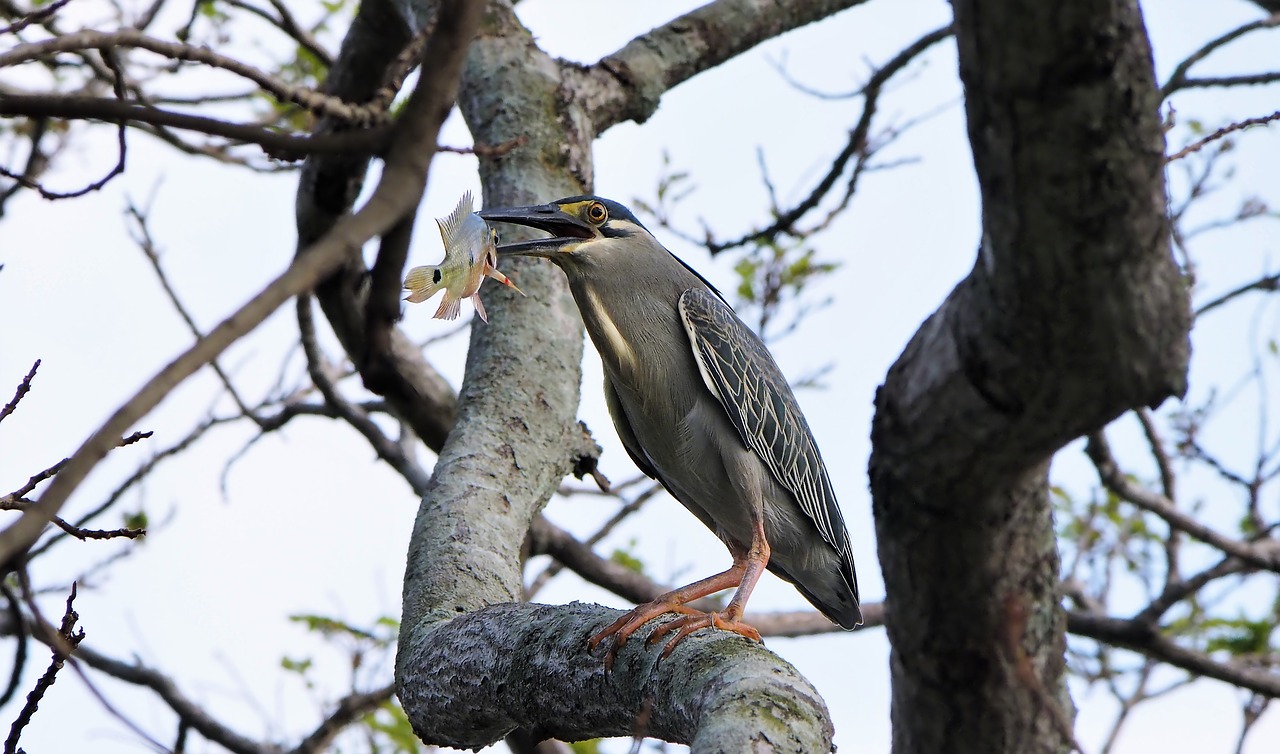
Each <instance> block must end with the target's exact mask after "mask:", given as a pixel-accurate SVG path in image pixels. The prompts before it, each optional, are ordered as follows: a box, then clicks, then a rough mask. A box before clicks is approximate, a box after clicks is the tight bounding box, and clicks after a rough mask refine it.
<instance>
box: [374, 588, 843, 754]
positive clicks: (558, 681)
mask: <svg viewBox="0 0 1280 754" xmlns="http://www.w3.org/2000/svg"><path fill="white" fill-rule="evenodd" d="M618 615H620V612H619V611H615V610H607V609H604V608H600V607H595V606H589V605H581V604H577V603H575V604H572V605H567V606H563V607H551V606H547V605H532V604H515V603H512V604H499V605H493V606H490V607H487V608H484V609H482V610H479V611H476V612H472V613H469V614H467V615H462V616H459V617H458V618H455V619H454V620H452V621H450V622H448V623H447V624H443V625H441V626H440V627H439V628H436V629H435V630H434V631H431V632H427V633H426V634H424V635H422V636H421V637H419V638H418V639H416V640H414V641H413V642H411V643H409V644H405V643H403V642H402V644H401V654H402V655H404V654H405V653H406V652H407V656H403V657H397V661H396V662H397V666H398V667H402V668H405V670H404V671H403V673H404V674H403V675H402V677H401V679H400V683H399V689H400V690H399V693H400V699H401V702H402V703H403V704H404V707H405V710H406V711H410V710H420V709H430V710H432V714H431V715H429V716H414V715H413V714H412V713H411V715H410V719H411V720H413V721H414V730H415V732H417V733H418V735H419V736H421V737H422V738H423V740H425V741H434V742H439V743H441V744H444V745H448V746H455V747H460V748H478V747H480V746H485V745H488V744H490V743H493V742H496V741H498V740H500V739H501V738H502V737H503V736H505V735H506V734H507V733H508V732H510V731H512V730H514V729H515V728H517V727H528V728H533V729H536V730H538V731H539V732H540V733H542V734H543V735H546V736H549V737H554V738H558V739H561V740H566V741H574V740H582V739H587V738H597V737H600V736H629V735H635V734H638V735H640V736H653V737H656V738H661V739H663V740H667V741H677V742H683V743H690V744H691V745H692V748H693V750H694V751H723V752H745V751H758V750H763V748H764V747H768V750H770V751H775V752H795V753H796V754H800V753H801V752H804V753H806V754H812V753H813V752H824V751H829V750H830V748H831V735H832V729H831V724H830V722H829V721H828V719H827V714H826V708H825V706H824V705H823V703H822V700H821V698H820V697H819V696H818V694H817V692H816V691H815V690H814V689H813V687H812V686H810V685H809V683H808V682H807V681H805V680H804V679H803V677H801V676H800V675H799V673H797V672H796V671H795V669H794V668H792V667H791V666H790V665H788V664H786V663H785V662H783V661H781V660H780V659H778V658H777V656H776V655H774V654H772V653H771V652H769V651H767V650H765V649H764V648H763V647H762V646H760V645H759V644H756V643H754V642H751V641H747V640H744V639H742V638H741V637H735V636H731V635H726V634H724V633H721V632H705V633H699V634H697V635H695V636H694V637H692V638H690V639H687V640H686V641H684V642H682V643H681V644H679V645H677V647H676V649H675V651H674V652H673V653H672V655H671V656H670V657H669V658H667V659H666V660H664V661H662V662H657V655H658V654H659V653H660V652H661V648H660V647H655V648H653V649H649V648H646V647H645V646H644V645H645V641H644V640H645V638H646V637H647V636H648V635H649V634H650V633H651V632H652V630H653V629H654V628H656V626H657V625H658V624H660V623H661V622H662V621H654V622H653V623H651V624H649V625H647V626H645V627H644V628H642V629H641V630H640V631H638V632H637V633H636V634H635V636H633V637H632V639H631V641H629V642H628V643H627V644H626V646H625V648H624V649H623V650H622V651H621V652H620V653H619V655H618V663H617V666H616V668H615V672H614V673H611V674H606V673H605V670H604V665H603V663H602V662H601V659H600V657H598V656H593V655H592V654H590V653H588V652H587V651H586V642H587V637H588V636H590V635H591V634H592V633H594V632H596V631H598V630H600V629H601V628H603V627H604V626H605V625H606V624H607V622H608V621H612V620H613V619H615V618H616V617H617V616H618ZM460 679H469V682H465V683H459V680H460ZM471 681H474V682H471ZM565 689H580V690H585V689H590V690H591V692H590V693H565ZM642 710H643V712H642ZM638 717H643V724H642V730H640V731H637V730H636V727H637V718H638ZM762 731H767V733H762Z"/></svg>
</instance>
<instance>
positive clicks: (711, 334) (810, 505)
mask: <svg viewBox="0 0 1280 754" xmlns="http://www.w3.org/2000/svg"><path fill="white" fill-rule="evenodd" d="M680 318H681V320H682V321H683V322H684V327H685V331H686V332H687V333H688V335H689V340H690V343H691V344H692V346H693V356H694V359H695V360H696V361H697V362H698V368H699V369H700V370H701V372H702V378H703V381H704V382H705V383H706V385H707V388H708V389H709V390H710V391H711V392H712V393H713V394H714V395H715V396H716V399H717V400H718V401H719V402H720V405H721V406H723V407H724V410H725V413H727V414H728V416H729V420H730V422H732V423H733V426H734V427H736V428H737V430H738V433H739V434H740V435H741V436H742V440H743V442H745V443H746V444H747V447H749V448H751V449H752V450H753V451H755V452H756V454H757V455H759V456H760V458H761V459H762V460H763V461H764V463H765V466H767V467H768V468H769V470H770V471H771V472H772V473H773V476H774V478H775V479H776V480H777V481H778V482H779V483H780V484H782V486H783V487H785V488H786V489H788V490H790V491H791V493H792V494H793V495H795V498H796V500H797V502H799V504H800V508H801V510H803V511H804V513H805V514H806V515H807V516H808V517H809V518H810V519H812V520H813V523H814V525H815V526H816V527H817V529H818V532H819V533H820V534H821V535H822V538H823V539H824V540H826V541H827V543H828V544H830V545H831V546H832V547H833V548H835V550H836V551H837V552H839V553H840V554H841V555H844V556H846V557H847V558H848V559H849V561H850V562H851V560H852V558H851V555H850V550H851V548H850V546H849V535H848V533H847V532H846V530H845V526H844V517H843V516H842V515H841V514H840V508H839V505H838V504H837V503H836V495H835V490H834V489H832V486H831V479H830V478H829V477H828V476H827V468H826V465H825V464H824V463H823V462H822V456H821V455H819V454H818V446H817V444H816V443H815V442H814V439H813V433H812V432H810V431H809V424H808V422H806V421H805V418H804V415H803V414H802V413H801V412H800V405H799V404H798V403H797V402H796V398H795V395H794V394H793V393H792V392H791V387H790V385H788V384H787V380H786V378H785V377H784V376H783V374H782V372H781V370H779V369H778V365H777V364H776V363H774V361H773V357H772V356H770V355H769V352H768V351H767V350H765V347H764V344H763V343H762V342H761V341H760V339H759V338H758V337H756V334H755V333H754V332H752V331H751V330H750V328H748V327H747V326H746V325H744V324H743V323H742V321H741V320H739V319H738V317H737V315H736V314H734V313H733V310H732V309H731V308H729V305H728V304H726V303H725V302H724V301H722V300H721V299H720V298H718V297H717V296H716V295H715V294H713V293H712V292H711V291H708V290H702V289H700V288H691V289H689V290H687V291H685V292H684V294H682V295H681V297H680Z"/></svg>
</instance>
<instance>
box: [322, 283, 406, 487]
mask: <svg viewBox="0 0 1280 754" xmlns="http://www.w3.org/2000/svg"><path fill="white" fill-rule="evenodd" d="M297 314H298V330H299V331H300V332H301V334H302V350H303V352H304V353H306V355H307V372H308V373H309V374H310V375H311V381H312V382H313V383H315V386H316V388H317V389H319V391H320V394H321V395H323V396H324V399H325V402H326V403H328V404H329V405H330V406H331V407H332V408H333V409H334V411H335V412H337V414H338V417H339V418H341V419H342V420H343V421H345V422H347V423H348V424H350V425H351V426H352V427H354V428H355V429H356V431H358V432H359V433H360V434H361V435H363V436H364V438H365V439H366V440H368V441H369V444H370V445H372V446H373V449H374V451H375V452H376V453H377V454H378V457H379V458H381V459H382V460H384V461H386V462H387V464H389V465H390V466H391V468H393V469H395V470H396V471H397V472H398V473H399V474H400V476H402V477H404V479H405V481H406V482H408V483H409V486H410V487H411V488H412V489H413V491H414V493H416V494H418V495H422V494H423V492H425V491H426V488H427V482H429V481H430V479H431V476H430V474H428V473H427V472H426V471H425V470H424V469H423V468H422V467H420V466H418V464H416V463H414V461H413V460H412V459H411V458H409V457H408V456H407V455H405V453H404V450H403V449H402V448H401V447H400V446H399V445H398V444H397V443H396V442H395V441H394V440H392V439H391V438H389V437H387V436H386V435H385V434H383V432H382V430H381V429H380V428H379V427H378V425H377V424H375V423H374V421H373V420H372V419H370V418H369V415H368V414H366V413H365V412H364V411H362V410H361V409H360V408H359V407H357V406H355V405H352V404H351V403H350V402H349V401H347V399H346V398H344V397H342V395H341V394H340V393H339V392H338V389H337V388H336V387H335V386H334V384H333V380H332V379H330V377H329V375H328V374H326V372H325V368H324V356H323V355H322V354H321V353H320V347H319V345H318V344H317V343H316V329H315V317H314V315H313V314H312V311H311V296H310V295H309V294H303V295H300V296H298V299H297Z"/></svg>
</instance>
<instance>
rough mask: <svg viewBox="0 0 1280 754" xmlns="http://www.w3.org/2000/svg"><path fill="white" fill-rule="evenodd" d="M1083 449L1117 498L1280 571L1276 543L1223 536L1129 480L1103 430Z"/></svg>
mask: <svg viewBox="0 0 1280 754" xmlns="http://www.w3.org/2000/svg"><path fill="white" fill-rule="evenodd" d="M1085 452H1086V453H1087V454H1088V456H1089V460H1091V461H1093V465H1094V467H1095V468H1097V470H1098V477H1099V479H1101V480H1102V484H1103V485H1104V486H1105V487H1106V488H1107V489H1109V490H1111V491H1112V492H1114V493H1115V494H1116V495H1118V496H1120V498H1122V499H1124V500H1127V501H1129V502H1130V503H1133V504H1134V505H1136V506H1138V507H1139V508H1142V509H1143V510H1146V511H1149V512H1151V513H1154V514H1156V515H1157V516H1159V517H1160V518H1162V519H1163V520H1164V521H1165V522H1166V523H1168V524H1169V526H1170V527H1171V528H1173V529H1176V530H1178V531H1182V532H1186V533H1187V534H1190V535H1191V536H1193V537H1195V538H1196V539H1198V540H1200V541H1201V542H1205V543H1206V544H1210V545H1212V546H1214V547H1216V548H1217V549H1219V550H1221V551H1222V552H1224V553H1226V554H1227V555H1231V556H1233V557H1235V558H1239V559H1240V560H1241V561H1243V562H1245V563H1248V564H1249V565H1252V566H1254V567H1255V568H1261V569H1264V570H1267V571H1273V572H1276V573H1280V543H1277V542H1271V541H1265V542H1258V543H1255V544H1248V543H1245V542H1241V541H1240V540H1236V539H1232V538H1230V537H1227V536H1225V535H1223V534H1220V533H1218V532H1216V531H1214V530H1213V529H1211V528H1209V527H1208V526H1205V525H1204V524H1202V523H1200V522H1199V521H1197V520H1196V519H1195V518H1194V517H1192V516H1189V515H1187V514H1186V513H1183V512H1182V511H1180V510H1178V508H1177V506H1175V505H1174V504H1173V502H1172V501H1171V500H1169V499H1168V498H1167V497H1164V496H1163V495H1160V494H1158V493H1156V492H1153V491H1151V490H1148V489H1145V488H1143V487H1142V486H1141V485H1137V484H1134V483H1133V482H1131V481H1129V478H1128V477H1127V476H1125V475H1124V473H1122V472H1121V471H1120V468H1119V466H1117V465H1116V461H1115V458H1114V457H1113V456H1112V455H1111V447H1110V445H1109V444H1108V443H1107V438H1106V435H1105V434H1104V433H1103V432H1101V431H1098V432H1094V433H1092V434H1090V435H1089V442H1088V444H1087V445H1086V446H1085Z"/></svg>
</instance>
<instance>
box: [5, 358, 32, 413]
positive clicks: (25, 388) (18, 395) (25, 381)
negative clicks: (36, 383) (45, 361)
mask: <svg viewBox="0 0 1280 754" xmlns="http://www.w3.org/2000/svg"><path fill="white" fill-rule="evenodd" d="M39 368H40V359H36V361H35V363H34V364H32V365H31V369H30V370H28V371H27V376H26V377H23V378H22V382H19V383H18V388H17V390H15V391H14V392H13V400H11V401H9V402H8V403H6V404H4V408H2V409H0V422H2V421H4V420H5V417H7V416H8V415H9V414H12V413H13V411H14V409H16V408H17V407H18V404H19V403H20V402H21V401H22V399H23V397H24V396H26V394H27V393H28V392H29V391H30V390H31V381H32V380H33V379H35V377H36V370H37V369H39Z"/></svg>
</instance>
